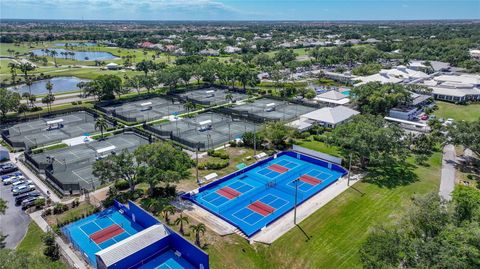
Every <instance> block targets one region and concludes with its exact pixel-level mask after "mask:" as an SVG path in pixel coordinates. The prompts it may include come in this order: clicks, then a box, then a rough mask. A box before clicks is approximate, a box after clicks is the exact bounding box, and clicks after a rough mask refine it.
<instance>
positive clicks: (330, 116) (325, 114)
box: [301, 106, 360, 124]
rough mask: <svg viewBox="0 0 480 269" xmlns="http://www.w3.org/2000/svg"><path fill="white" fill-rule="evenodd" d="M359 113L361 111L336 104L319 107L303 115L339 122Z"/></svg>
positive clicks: (308, 117)
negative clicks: (334, 105)
mask: <svg viewBox="0 0 480 269" xmlns="http://www.w3.org/2000/svg"><path fill="white" fill-rule="evenodd" d="M357 114H360V112H358V111H356V110H353V109H351V108H348V107H346V106H336V107H324V108H321V109H317V110H315V111H312V112H310V113H307V114H305V115H302V116H301V117H302V118H307V119H311V120H314V121H319V122H325V123H330V124H337V123H341V122H343V121H345V120H347V119H349V118H351V117H353V116H355V115H357Z"/></svg>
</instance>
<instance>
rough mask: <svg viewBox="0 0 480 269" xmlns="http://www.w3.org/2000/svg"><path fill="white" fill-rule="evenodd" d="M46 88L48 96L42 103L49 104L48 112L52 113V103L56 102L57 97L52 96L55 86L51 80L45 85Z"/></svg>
mask: <svg viewBox="0 0 480 269" xmlns="http://www.w3.org/2000/svg"><path fill="white" fill-rule="evenodd" d="M45 88H46V89H47V91H48V94H47V96H45V97H44V98H43V99H42V102H43V103H46V104H47V107H48V111H49V112H50V111H51V110H52V103H53V101H55V95H53V94H52V89H53V84H52V82H51V81H50V80H49V81H48V82H47V84H45Z"/></svg>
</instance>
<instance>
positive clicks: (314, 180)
mask: <svg viewBox="0 0 480 269" xmlns="http://www.w3.org/2000/svg"><path fill="white" fill-rule="evenodd" d="M300 181H303V182H305V183H308V184H310V185H318V184H320V183H322V181H321V180H320V179H318V178H315V177H312V176H309V175H303V176H301V177H300Z"/></svg>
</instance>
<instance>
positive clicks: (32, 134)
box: [2, 111, 110, 148]
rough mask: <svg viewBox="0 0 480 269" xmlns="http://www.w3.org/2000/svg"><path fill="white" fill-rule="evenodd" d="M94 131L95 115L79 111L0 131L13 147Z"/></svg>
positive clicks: (41, 143)
mask: <svg viewBox="0 0 480 269" xmlns="http://www.w3.org/2000/svg"><path fill="white" fill-rule="evenodd" d="M109 126H110V124H109ZM95 131H96V130H95V116H94V115H92V114H90V113H88V112H85V111H79V112H73V113H69V114H63V115H56V116H55V117H45V118H40V119H37V120H31V121H27V122H22V123H18V124H15V125H12V126H10V127H9V128H7V129H6V130H4V131H3V132H2V137H4V139H5V138H6V139H5V141H7V142H8V143H9V144H10V145H11V146H13V147H21V148H32V147H37V146H43V145H47V144H52V143H57V142H61V141H63V140H66V139H70V138H74V137H78V136H82V135H83V134H85V133H92V132H95Z"/></svg>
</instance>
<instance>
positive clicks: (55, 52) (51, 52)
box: [50, 50, 58, 66]
mask: <svg viewBox="0 0 480 269" xmlns="http://www.w3.org/2000/svg"><path fill="white" fill-rule="evenodd" d="M50 55H51V56H52V58H53V62H54V63H55V66H57V58H55V56H57V55H58V52H57V51H56V50H51V51H50Z"/></svg>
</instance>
